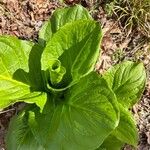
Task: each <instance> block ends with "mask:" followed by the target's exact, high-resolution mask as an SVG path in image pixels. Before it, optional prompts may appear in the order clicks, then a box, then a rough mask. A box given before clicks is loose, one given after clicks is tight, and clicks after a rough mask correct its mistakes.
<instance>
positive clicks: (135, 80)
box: [103, 61, 146, 108]
mask: <svg viewBox="0 0 150 150" xmlns="http://www.w3.org/2000/svg"><path fill="white" fill-rule="evenodd" d="M103 77H104V78H105V79H106V81H107V83H108V84H109V86H110V87H111V88H112V89H113V91H114V92H115V94H116V96H117V99H118V102H119V103H121V104H122V105H123V106H125V107H127V108H129V107H131V106H133V105H134V104H135V103H136V102H137V101H138V100H139V98H140V97H141V94H142V92H143V90H144V87H145V82H146V73H145V69H144V66H143V64H142V63H134V62H130V61H125V62H123V63H121V64H118V65H116V66H114V67H112V68H110V69H109V70H108V71H107V72H106V73H105V74H104V75H103Z"/></svg>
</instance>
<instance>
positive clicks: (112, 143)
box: [96, 135, 124, 150]
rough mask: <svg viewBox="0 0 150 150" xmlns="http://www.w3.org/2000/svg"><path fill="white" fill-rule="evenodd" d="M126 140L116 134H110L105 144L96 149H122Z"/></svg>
mask: <svg viewBox="0 0 150 150" xmlns="http://www.w3.org/2000/svg"><path fill="white" fill-rule="evenodd" d="M123 145H124V142H122V141H120V140H118V139H117V138H116V137H115V136H113V135H109V136H108V137H107V138H106V139H105V141H104V142H103V144H102V145H101V146H100V147H99V148H98V149H96V150H121V148H122V147H123Z"/></svg>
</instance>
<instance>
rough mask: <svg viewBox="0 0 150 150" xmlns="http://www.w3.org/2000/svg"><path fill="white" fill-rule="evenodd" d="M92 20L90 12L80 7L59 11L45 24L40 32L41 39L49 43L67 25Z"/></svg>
mask: <svg viewBox="0 0 150 150" xmlns="http://www.w3.org/2000/svg"><path fill="white" fill-rule="evenodd" d="M91 18H92V17H91V16H90V15H89V13H88V11H87V10H86V9H85V8H84V7H82V6H80V5H76V6H74V7H71V8H63V9H57V10H56V11H55V12H54V13H53V15H52V17H51V19H50V20H49V21H47V22H45V23H44V25H43V26H42V28H41V30H40V32H39V38H40V39H43V40H45V41H46V42H48V41H49V40H50V38H51V37H52V35H53V34H54V33H56V32H57V31H58V30H59V28H60V27H62V26H64V25H65V24H66V23H69V22H73V21H76V20H81V19H91Z"/></svg>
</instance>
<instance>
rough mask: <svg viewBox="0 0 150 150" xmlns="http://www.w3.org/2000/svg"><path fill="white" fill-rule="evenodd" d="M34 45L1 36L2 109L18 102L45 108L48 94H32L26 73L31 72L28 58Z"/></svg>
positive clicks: (0, 77)
mask: <svg viewBox="0 0 150 150" xmlns="http://www.w3.org/2000/svg"><path fill="white" fill-rule="evenodd" d="M32 45H33V44H32V43H30V42H27V41H21V40H18V39H17V38H14V37H10V36H0V100H1V101H0V108H5V107H7V106H9V105H11V104H13V103H15V102H18V101H25V102H28V103H37V105H38V106H40V107H41V108H43V105H44V103H45V101H46V94H42V93H41V92H33V93H31V90H30V78H29V75H28V73H27V72H26V71H29V69H28V58H29V53H30V51H31V49H32ZM41 99H43V100H42V101H41ZM40 101H41V102H40Z"/></svg>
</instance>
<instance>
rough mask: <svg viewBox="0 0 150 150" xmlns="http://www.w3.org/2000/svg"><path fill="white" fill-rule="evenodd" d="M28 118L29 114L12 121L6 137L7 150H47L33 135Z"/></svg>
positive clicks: (21, 115) (14, 118) (16, 117)
mask: <svg viewBox="0 0 150 150" xmlns="http://www.w3.org/2000/svg"><path fill="white" fill-rule="evenodd" d="M28 116H29V115H28V113H21V114H20V115H19V116H15V117H13V119H12V120H11V122H10V125H9V130H8V134H7V137H6V147H7V150H45V149H44V148H43V147H42V146H41V145H40V144H38V142H37V141H36V139H35V137H34V135H33V134H32V132H31V129H30V127H29V125H28Z"/></svg>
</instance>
